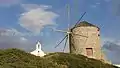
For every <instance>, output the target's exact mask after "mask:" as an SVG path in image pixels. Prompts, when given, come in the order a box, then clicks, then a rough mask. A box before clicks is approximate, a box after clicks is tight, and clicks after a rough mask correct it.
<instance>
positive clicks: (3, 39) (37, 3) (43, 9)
mask: <svg viewBox="0 0 120 68" xmlns="http://www.w3.org/2000/svg"><path fill="white" fill-rule="evenodd" d="M66 4H69V5H70V22H69V23H70V26H73V25H74V24H75V23H76V22H77V21H78V19H79V18H80V17H81V15H82V14H83V13H84V12H87V13H86V15H85V16H84V17H83V19H82V20H85V21H88V22H89V23H92V24H95V25H97V26H99V27H100V30H101V32H100V33H101V46H102V48H103V50H104V53H105V54H106V57H107V58H108V60H109V61H111V62H112V63H114V64H120V61H119V60H120V54H119V52H120V36H119V35H120V31H119V29H120V27H119V26H120V23H119V22H120V0H0V48H1V49H6V48H19V49H22V50H25V51H27V52H30V51H32V50H34V49H35V44H36V43H37V41H40V42H41V44H42V49H43V50H44V51H45V52H59V51H62V49H63V45H60V46H59V47H58V48H54V47H55V45H56V44H57V43H58V42H59V41H60V40H61V39H62V37H64V34H63V33H60V32H55V31H53V30H52V29H53V28H54V29H62V30H66V29H67V25H68V20H67V8H66ZM67 48H68V47H67ZM67 48H66V51H68V49H67Z"/></svg>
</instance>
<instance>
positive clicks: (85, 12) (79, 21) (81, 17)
mask: <svg viewBox="0 0 120 68" xmlns="http://www.w3.org/2000/svg"><path fill="white" fill-rule="evenodd" d="M85 14H86V12H84V13H83V15H82V16H81V17H80V19H79V20H78V21H77V23H76V24H75V26H74V27H76V26H77V24H78V23H79V22H80V21H81V20H82V18H83V16H84V15H85Z"/></svg>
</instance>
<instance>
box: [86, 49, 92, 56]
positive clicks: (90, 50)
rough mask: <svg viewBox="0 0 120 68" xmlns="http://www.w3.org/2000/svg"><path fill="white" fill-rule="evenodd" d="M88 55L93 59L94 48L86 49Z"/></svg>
mask: <svg viewBox="0 0 120 68" xmlns="http://www.w3.org/2000/svg"><path fill="white" fill-rule="evenodd" d="M86 55H87V56H90V57H92V56H93V48H86Z"/></svg>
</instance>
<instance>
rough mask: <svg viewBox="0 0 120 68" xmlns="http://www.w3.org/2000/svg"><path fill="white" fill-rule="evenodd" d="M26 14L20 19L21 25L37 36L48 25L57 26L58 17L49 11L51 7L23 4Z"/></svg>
mask: <svg viewBox="0 0 120 68" xmlns="http://www.w3.org/2000/svg"><path fill="white" fill-rule="evenodd" d="M22 6H23V8H24V9H25V10H26V12H24V13H22V15H21V16H20V18H19V24H20V26H22V27H23V28H25V29H26V30H29V31H31V32H33V33H35V34H39V33H40V32H41V30H42V29H43V28H44V27H45V26H47V25H55V20H56V18H57V17H58V15H57V14H56V13H54V12H52V11H49V10H47V9H49V8H50V7H51V6H50V7H49V6H45V5H42V6H41V5H36V4H23V5H22Z"/></svg>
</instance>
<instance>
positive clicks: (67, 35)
mask: <svg viewBox="0 0 120 68" xmlns="http://www.w3.org/2000/svg"><path fill="white" fill-rule="evenodd" d="M67 36H68V35H66V36H65V37H64V38H63V39H62V40H61V41H60V42H59V43H58V44H57V45H56V46H55V48H56V47H58V46H59V45H60V44H61V43H62V42H63V41H64V40H65V38H66V37H67Z"/></svg>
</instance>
